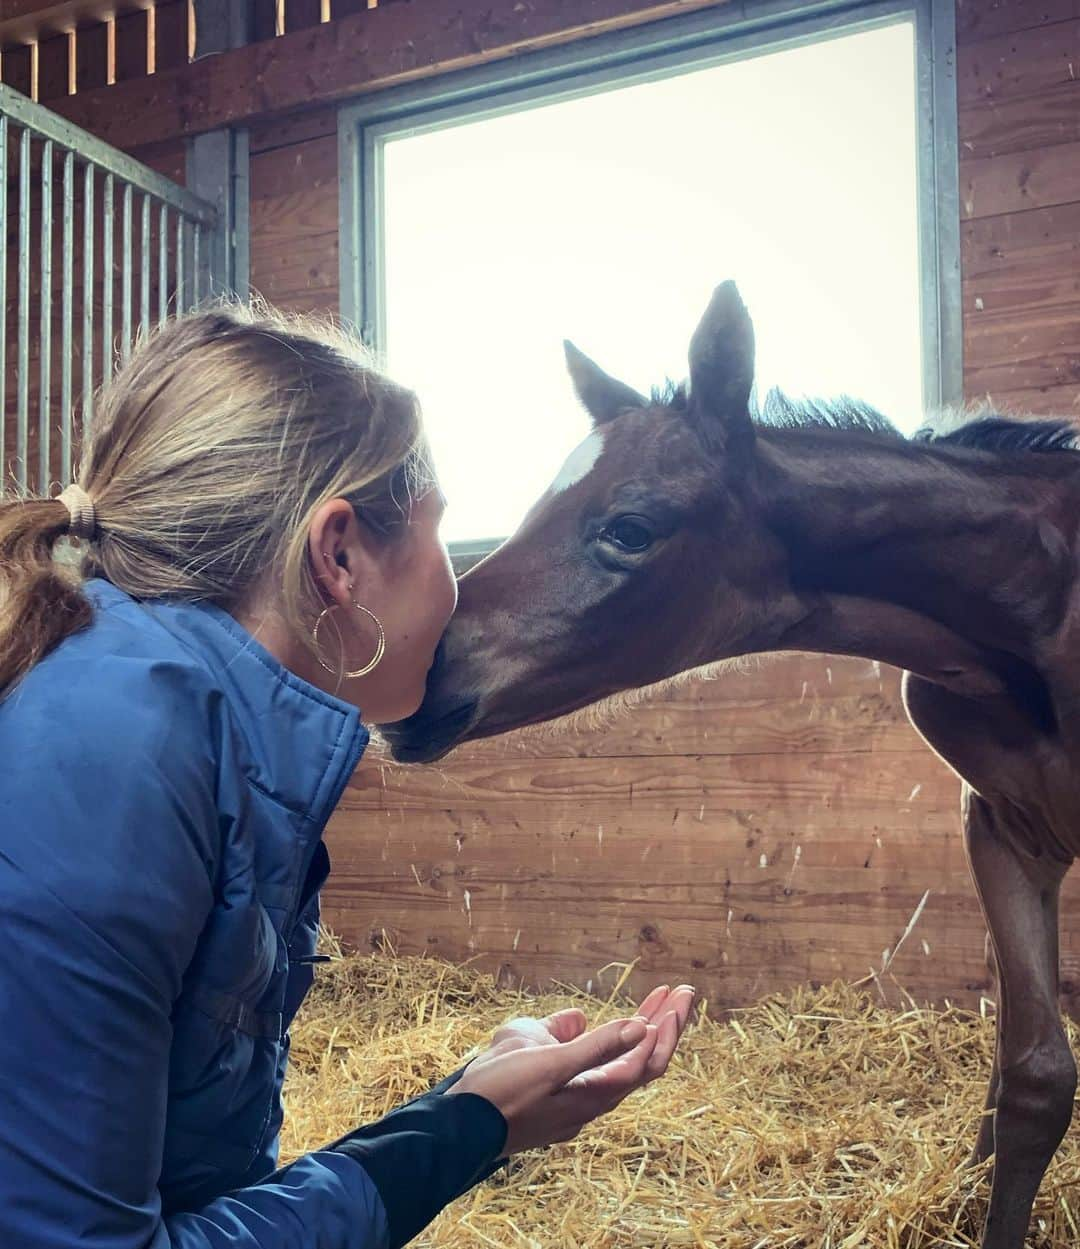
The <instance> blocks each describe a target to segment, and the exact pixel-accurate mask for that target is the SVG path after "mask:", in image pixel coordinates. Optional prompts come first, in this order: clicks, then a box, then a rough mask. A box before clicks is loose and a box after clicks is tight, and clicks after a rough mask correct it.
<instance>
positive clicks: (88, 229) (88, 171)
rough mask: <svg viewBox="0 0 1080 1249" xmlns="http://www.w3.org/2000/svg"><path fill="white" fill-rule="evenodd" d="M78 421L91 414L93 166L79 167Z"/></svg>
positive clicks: (92, 371) (92, 383)
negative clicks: (80, 321) (80, 306)
mask: <svg viewBox="0 0 1080 1249" xmlns="http://www.w3.org/2000/svg"><path fill="white" fill-rule="evenodd" d="M82 366H83V368H82V375H83V379H82V424H83V430H84V431H85V430H86V429H87V427H88V426H89V424H90V420H91V418H92V417H93V414H94V166H93V165H91V164H90V163H89V162H87V165H86V168H85V169H84V171H83V329H82Z"/></svg>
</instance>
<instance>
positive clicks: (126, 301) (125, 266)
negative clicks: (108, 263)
mask: <svg viewBox="0 0 1080 1249" xmlns="http://www.w3.org/2000/svg"><path fill="white" fill-rule="evenodd" d="M133 198H134V192H133V191H132V189H131V184H130V183H125V185H124V206H123V216H122V218H121V221H122V227H121V228H122V231H123V235H122V240H121V247H122V249H123V255H122V256H121V257H120V266H121V291H120V300H121V303H120V317H121V322H120V358H121V360H123V362H124V363H125V364H126V363H127V362H128V360H130V359H131V210H132V200H133Z"/></svg>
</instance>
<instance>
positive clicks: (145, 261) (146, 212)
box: [139, 195, 150, 339]
mask: <svg viewBox="0 0 1080 1249" xmlns="http://www.w3.org/2000/svg"><path fill="white" fill-rule="evenodd" d="M139 268H140V272H141V275H142V282H141V283H140V287H139V330H140V332H141V334H142V336H143V338H144V339H145V338H146V336H147V335H148V334H149V333H150V196H149V195H144V196H143V197H142V246H141V248H140V250H139Z"/></svg>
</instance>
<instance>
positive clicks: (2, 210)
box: [0, 115, 8, 494]
mask: <svg viewBox="0 0 1080 1249" xmlns="http://www.w3.org/2000/svg"><path fill="white" fill-rule="evenodd" d="M7 184H8V119H7V118H6V117H4V116H2V115H0V221H2V222H3V223H4V254H3V255H2V256H0V308H2V309H3V315H4V329H3V333H0V494H3V492H4V486H5V482H4V477H5V476H6V473H5V472H4V466H5V464H6V463H7V254H8V246H7V215H8V214H7Z"/></svg>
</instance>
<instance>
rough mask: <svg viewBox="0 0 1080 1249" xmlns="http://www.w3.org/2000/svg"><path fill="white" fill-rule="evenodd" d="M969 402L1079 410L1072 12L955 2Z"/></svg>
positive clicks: (1079, 163) (1079, 214)
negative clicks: (987, 399)
mask: <svg viewBox="0 0 1080 1249" xmlns="http://www.w3.org/2000/svg"><path fill="white" fill-rule="evenodd" d="M957 40H958V48H957V71H958V72H957V77H958V95H959V110H960V161H961V163H960V199H961V216H962V223H961V230H962V239H963V256H962V261H963V278H964V351H965V359H964V374H965V389H966V391H967V393H968V395H969V396H971V397H974V398H978V397H980V396H983V395H986V394H989V395H990V396H991V397H992V398H993V400H994V401H995V402H998V403H1005V404H1010V405H1014V406H1016V407H1017V408H1021V409H1028V410H1031V411H1037V412H1069V413H1077V414H1080V81H1078V77H1080V3H1078V0H1039V2H1038V3H1036V2H1034V0H958V15H957Z"/></svg>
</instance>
